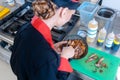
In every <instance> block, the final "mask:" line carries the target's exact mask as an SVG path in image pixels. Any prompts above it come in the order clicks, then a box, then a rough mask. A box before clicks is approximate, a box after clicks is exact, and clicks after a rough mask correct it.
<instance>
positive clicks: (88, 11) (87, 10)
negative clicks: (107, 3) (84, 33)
mask: <svg viewBox="0 0 120 80" xmlns="http://www.w3.org/2000/svg"><path fill="white" fill-rule="evenodd" d="M97 9H98V5H97V4H93V3H91V2H86V1H85V2H83V3H82V4H81V5H80V6H79V7H78V8H77V10H78V11H79V13H80V24H81V25H82V26H86V27H87V26H88V22H89V21H90V20H92V19H93V17H94V14H95V12H96V11H97Z"/></svg>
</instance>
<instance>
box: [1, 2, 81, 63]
mask: <svg viewBox="0 0 120 80" xmlns="http://www.w3.org/2000/svg"><path fill="white" fill-rule="evenodd" d="M75 14H78V13H77V12H76V13H75ZM32 17H33V10H32V8H31V3H30V2H26V3H25V4H24V5H22V6H21V7H19V8H18V9H17V10H15V11H14V12H13V13H11V14H10V15H8V16H7V17H5V18H4V19H3V20H0V57H1V58H3V59H4V60H6V61H7V62H8V63H9V59H10V55H11V46H12V45H13V43H14V37H15V35H16V33H17V31H18V30H19V29H20V28H21V27H22V25H24V24H26V23H28V22H30V20H31V18H32ZM78 19H79V17H78V16H76V15H73V16H72V18H71V20H70V21H69V22H68V23H66V24H65V25H63V26H62V27H61V29H57V28H53V29H52V31H51V32H52V37H53V41H54V42H58V41H61V40H63V38H64V37H65V36H66V35H67V34H68V33H69V31H71V29H72V28H73V27H74V26H75V24H76V22H77V21H78Z"/></svg>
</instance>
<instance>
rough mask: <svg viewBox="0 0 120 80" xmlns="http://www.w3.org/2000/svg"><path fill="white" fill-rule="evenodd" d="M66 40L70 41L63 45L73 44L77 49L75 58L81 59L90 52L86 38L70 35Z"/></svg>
mask: <svg viewBox="0 0 120 80" xmlns="http://www.w3.org/2000/svg"><path fill="white" fill-rule="evenodd" d="M64 40H65V41H68V42H67V44H64V45H63V46H62V47H65V46H72V47H73V48H74V49H75V55H74V56H73V59H81V58H83V57H85V56H86V54H87V52H88V45H87V43H86V40H84V38H82V37H80V36H78V35H70V36H67V37H66V38H65V39H64Z"/></svg>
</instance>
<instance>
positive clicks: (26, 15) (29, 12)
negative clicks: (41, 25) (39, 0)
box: [23, 9, 34, 21]
mask: <svg viewBox="0 0 120 80" xmlns="http://www.w3.org/2000/svg"><path fill="white" fill-rule="evenodd" d="M33 16H34V13H33V10H32V9H30V10H28V11H27V13H26V14H25V15H24V16H23V17H24V19H25V20H27V21H30V20H31V18H32V17H33Z"/></svg>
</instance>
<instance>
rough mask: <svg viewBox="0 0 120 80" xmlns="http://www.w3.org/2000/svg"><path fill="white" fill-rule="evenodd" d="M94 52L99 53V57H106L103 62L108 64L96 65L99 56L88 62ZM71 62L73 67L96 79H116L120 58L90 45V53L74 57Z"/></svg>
mask: <svg viewBox="0 0 120 80" xmlns="http://www.w3.org/2000/svg"><path fill="white" fill-rule="evenodd" d="M94 53H95V54H97V55H98V57H99V58H101V57H104V61H103V63H106V64H107V67H106V68H105V67H102V68H97V67H95V63H96V62H97V61H98V60H99V58H98V59H96V60H94V61H91V62H88V63H86V62H85V61H86V60H87V59H88V58H89V56H90V55H92V54H94ZM70 64H71V66H72V68H73V69H75V70H77V71H78V72H80V73H83V74H85V75H87V76H89V77H91V78H93V79H95V80H115V77H116V73H117V69H118V66H119V64H120V58H118V57H115V56H113V55H112V54H108V53H105V52H102V51H99V50H97V49H94V48H91V47H89V48H88V54H87V55H86V56H85V57H84V58H82V59H73V60H71V61H70Z"/></svg>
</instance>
